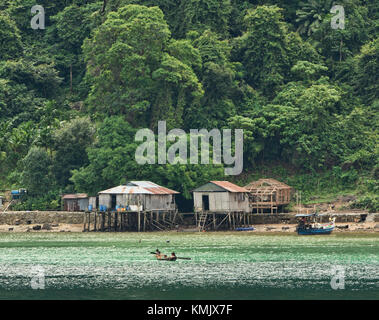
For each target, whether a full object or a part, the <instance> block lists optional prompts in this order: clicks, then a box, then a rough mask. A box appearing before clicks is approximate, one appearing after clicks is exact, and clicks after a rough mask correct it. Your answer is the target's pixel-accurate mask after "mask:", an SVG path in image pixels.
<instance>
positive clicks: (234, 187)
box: [210, 181, 247, 192]
mask: <svg viewBox="0 0 379 320" xmlns="http://www.w3.org/2000/svg"><path fill="white" fill-rule="evenodd" d="M210 182H211V183H214V184H215V185H217V186H219V187H221V188H223V189H225V190H228V191H229V192H247V190H246V189H245V188H242V187H240V186H237V185H236V184H234V183H231V182H229V181H210Z"/></svg>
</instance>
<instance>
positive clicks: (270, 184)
mask: <svg viewBox="0 0 379 320" xmlns="http://www.w3.org/2000/svg"><path fill="white" fill-rule="evenodd" d="M245 189H247V190H248V191H249V192H254V191H257V190H262V191H275V190H283V189H292V188H291V187H290V186H288V185H286V184H285V183H283V182H280V181H278V180H275V179H259V180H258V181H252V182H250V183H249V184H248V185H247V186H245Z"/></svg>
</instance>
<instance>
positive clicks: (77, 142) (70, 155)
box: [53, 118, 95, 186]
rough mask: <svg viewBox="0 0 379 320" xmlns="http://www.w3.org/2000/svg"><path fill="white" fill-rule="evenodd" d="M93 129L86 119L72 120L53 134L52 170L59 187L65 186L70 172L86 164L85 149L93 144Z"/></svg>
mask: <svg viewBox="0 0 379 320" xmlns="http://www.w3.org/2000/svg"><path fill="white" fill-rule="evenodd" d="M94 134H95V131H94V127H93V125H92V123H91V121H90V120H89V119H88V118H77V119H73V120H71V121H70V122H68V123H64V124H63V126H62V127H61V128H60V129H58V130H57V131H56V132H55V133H54V150H55V154H54V159H53V170H54V174H55V177H56V180H57V182H58V184H59V185H60V186H66V185H67V183H68V182H69V178H70V177H71V170H74V169H79V168H80V167H82V166H84V165H86V164H87V163H88V158H87V153H86V148H87V147H88V146H90V145H91V144H92V143H93V140H94Z"/></svg>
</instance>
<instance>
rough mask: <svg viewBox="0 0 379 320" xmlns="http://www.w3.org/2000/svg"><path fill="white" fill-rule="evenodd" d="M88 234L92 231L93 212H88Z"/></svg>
mask: <svg viewBox="0 0 379 320" xmlns="http://www.w3.org/2000/svg"><path fill="white" fill-rule="evenodd" d="M87 230H88V232H90V231H91V212H89V211H88V229H87Z"/></svg>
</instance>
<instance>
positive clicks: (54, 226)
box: [51, 223, 59, 228]
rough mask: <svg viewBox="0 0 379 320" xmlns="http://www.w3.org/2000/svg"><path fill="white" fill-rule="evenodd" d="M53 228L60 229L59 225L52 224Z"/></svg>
mask: <svg viewBox="0 0 379 320" xmlns="http://www.w3.org/2000/svg"><path fill="white" fill-rule="evenodd" d="M51 227H53V228H56V227H59V224H58V223H56V224H52V225H51Z"/></svg>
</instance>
